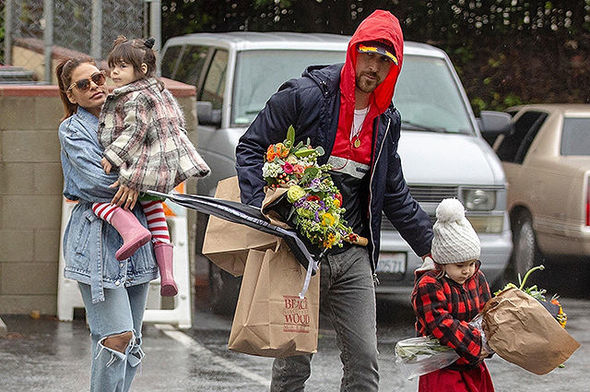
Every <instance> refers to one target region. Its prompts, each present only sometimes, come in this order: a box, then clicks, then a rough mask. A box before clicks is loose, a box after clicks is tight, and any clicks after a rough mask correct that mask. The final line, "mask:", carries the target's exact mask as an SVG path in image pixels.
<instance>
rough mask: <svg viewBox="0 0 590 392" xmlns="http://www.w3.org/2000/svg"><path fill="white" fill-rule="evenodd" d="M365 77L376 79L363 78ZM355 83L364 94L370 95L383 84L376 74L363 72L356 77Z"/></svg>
mask: <svg viewBox="0 0 590 392" xmlns="http://www.w3.org/2000/svg"><path fill="white" fill-rule="evenodd" d="M364 75H370V76H372V77H374V78H375V79H367V78H363V76H364ZM355 83H356V88H358V89H359V90H361V91H362V92H363V93H366V94H370V93H372V92H373V91H375V89H376V88H377V86H379V84H380V83H381V80H380V79H379V77H378V76H377V74H375V73H367V72H363V73H361V74H360V75H357V76H356V78H355Z"/></svg>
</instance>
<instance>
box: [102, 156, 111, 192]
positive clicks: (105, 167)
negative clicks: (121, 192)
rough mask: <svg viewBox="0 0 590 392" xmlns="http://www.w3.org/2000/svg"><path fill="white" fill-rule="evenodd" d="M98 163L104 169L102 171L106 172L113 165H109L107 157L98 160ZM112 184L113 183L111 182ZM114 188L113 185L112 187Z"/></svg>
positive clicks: (109, 170) (108, 171) (107, 172)
mask: <svg viewBox="0 0 590 392" xmlns="http://www.w3.org/2000/svg"><path fill="white" fill-rule="evenodd" d="M100 165H101V166H102V168H103V169H104V172H105V173H106V174H109V173H110V172H111V169H112V168H113V165H111V163H110V162H109V160H108V159H106V158H102V159H101V160H100ZM113 185H114V184H113ZM113 188H114V187H113Z"/></svg>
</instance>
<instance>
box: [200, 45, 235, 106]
mask: <svg viewBox="0 0 590 392" xmlns="http://www.w3.org/2000/svg"><path fill="white" fill-rule="evenodd" d="M227 59H228V52H227V50H222V49H218V50H216V51H215V54H214V55H213V60H212V61H211V65H210V66H209V69H208V70H207V75H206V76H205V82H204V83H203V88H202V90H201V93H200V95H199V98H198V100H199V101H209V102H211V103H212V107H213V109H221V106H222V105H223V91H224V89H225V74H226V71H227Z"/></svg>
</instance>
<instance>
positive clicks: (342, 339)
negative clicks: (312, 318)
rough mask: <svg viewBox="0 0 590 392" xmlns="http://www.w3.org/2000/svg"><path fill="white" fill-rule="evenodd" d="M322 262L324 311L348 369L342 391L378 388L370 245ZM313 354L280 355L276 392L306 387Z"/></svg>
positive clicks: (276, 365) (273, 390)
mask: <svg viewBox="0 0 590 392" xmlns="http://www.w3.org/2000/svg"><path fill="white" fill-rule="evenodd" d="M320 265H321V270H320V311H321V312H322V313H323V314H325V315H327V316H328V317H329V318H330V321H331V322H332V325H333V326H334V329H335V331H336V340H337V344H338V348H339V349H340V360H341V361H342V367H343V371H344V374H343V376H342V383H341V386H340V391H342V392H345V391H354V392H363V391H377V390H378V389H379V374H378V365H377V354H378V353H377V327H376V320H375V319H376V311H375V286H374V284H373V276H372V271H371V265H370V261H369V254H368V252H367V249H365V248H360V247H357V246H353V247H351V248H350V249H348V250H346V251H345V252H342V253H340V254H337V255H330V256H328V257H327V260H325V259H324V260H323V261H322V263H321V264H320ZM311 357H312V355H311V354H309V355H301V356H295V357H289V358H277V359H275V360H274V362H273V367H272V382H271V387H270V390H271V392H299V391H303V390H304V388H305V386H304V384H305V381H306V380H307V379H308V378H309V376H310V374H311Z"/></svg>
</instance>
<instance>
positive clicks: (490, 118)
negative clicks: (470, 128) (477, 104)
mask: <svg viewBox="0 0 590 392" xmlns="http://www.w3.org/2000/svg"><path fill="white" fill-rule="evenodd" d="M477 122H478V125H479V129H480V131H481V135H482V136H483V138H484V139H485V140H486V141H487V142H488V143H489V144H490V145H492V144H493V143H494V140H496V137H498V136H499V135H504V134H508V133H511V132H512V117H511V116H510V114H508V113H504V112H494V111H489V110H482V111H481V113H480V117H479V118H478V119H477Z"/></svg>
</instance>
